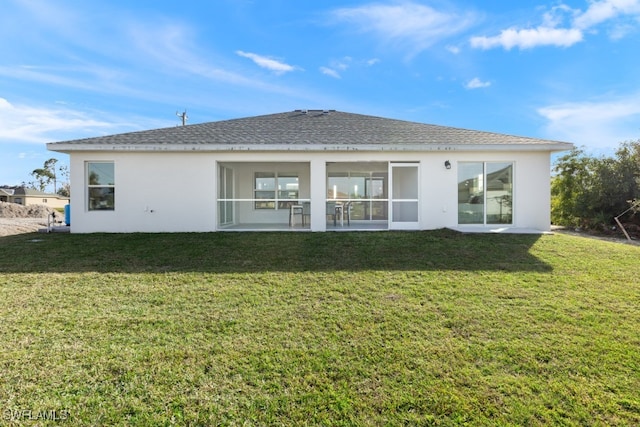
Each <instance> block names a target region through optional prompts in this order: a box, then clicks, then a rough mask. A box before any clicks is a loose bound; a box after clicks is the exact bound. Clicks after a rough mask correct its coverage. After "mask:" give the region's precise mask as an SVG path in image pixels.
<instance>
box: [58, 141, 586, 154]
mask: <svg viewBox="0 0 640 427" xmlns="http://www.w3.org/2000/svg"><path fill="white" fill-rule="evenodd" d="M573 147H574V146H573V144H571V143H567V142H550V143H531V144H527V143H515V144H478V143H476V144H351V145H338V144H304V145H302V144H77V143H73V144H70V143H60V142H58V143H49V144H47V149H48V150H50V151H56V152H60V153H71V152H80V151H94V152H96V151H97V152H105V151H110V152H174V153H178V152H244V151H257V152H276V151H279V152H347V151H363V152H381V151H385V152H386V151H389V152H398V151H399V152H406V151H412V152H443V151H444V152H447V151H551V152H554V151H567V150H571V149H572V148H573Z"/></svg>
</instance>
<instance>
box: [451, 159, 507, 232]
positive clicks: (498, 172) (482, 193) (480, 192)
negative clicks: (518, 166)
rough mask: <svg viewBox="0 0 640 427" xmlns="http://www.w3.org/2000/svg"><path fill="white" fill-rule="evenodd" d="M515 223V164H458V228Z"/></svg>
mask: <svg viewBox="0 0 640 427" xmlns="http://www.w3.org/2000/svg"><path fill="white" fill-rule="evenodd" d="M512 223H513V163H512V162H461V163H459V164H458V224H512Z"/></svg>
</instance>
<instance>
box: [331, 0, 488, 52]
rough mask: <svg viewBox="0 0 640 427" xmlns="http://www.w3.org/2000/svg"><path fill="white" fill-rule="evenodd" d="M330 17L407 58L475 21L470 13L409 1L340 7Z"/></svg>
mask: <svg viewBox="0 0 640 427" xmlns="http://www.w3.org/2000/svg"><path fill="white" fill-rule="evenodd" d="M332 15H333V17H334V18H335V19H337V20H338V21H341V22H346V23H349V24H352V25H353V28H354V29H355V30H357V31H360V32H369V33H374V34H375V35H376V36H377V37H378V38H379V39H381V40H382V41H383V42H385V43H391V44H394V45H396V46H398V45H399V46H401V47H402V48H403V49H405V50H406V51H408V52H409V55H410V56H413V55H415V54H417V53H420V52H421V51H423V50H425V49H427V48H428V47H430V46H432V45H433V44H434V43H437V42H438V41H440V40H442V39H445V38H447V37H450V36H453V35H456V34H459V33H460V32H462V31H463V30H465V29H467V28H468V27H469V26H471V25H472V24H473V23H474V22H475V21H476V17H475V16H474V15H473V14H472V13H470V12H465V13H460V12H456V11H440V10H436V9H434V8H432V7H430V6H427V5H424V4H419V3H414V2H411V1H402V2H399V3H396V4H380V3H370V4H366V5H363V6H359V7H353V8H341V9H336V10H334V11H333V13H332Z"/></svg>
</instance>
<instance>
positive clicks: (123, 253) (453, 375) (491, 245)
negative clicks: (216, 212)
mask: <svg viewBox="0 0 640 427" xmlns="http://www.w3.org/2000/svg"><path fill="white" fill-rule="evenodd" d="M639 259H640V248H639V247H635V246H628V245H622V244H615V243H608V242H601V241H596V240H587V239H583V238H579V237H571V236H564V235H554V236H527V235H463V234H458V233H454V232H449V231H434V232H412V233H402V232H380V233H319V234H316V233H211V234H128V235H107V234H97V235H58V234H51V235H38V234H29V235H19V236H10V237H5V238H0V272H1V275H0V319H2V320H1V321H0V411H2V417H3V418H2V420H1V421H0V424H1V423H2V422H5V423H8V424H15V425H24V424H28V423H31V425H34V424H37V423H40V424H45V425H47V424H50V425H61V424H62V425H149V426H152V425H153V426H155V425H274V424H276V425H345V426H346V425H402V424H405V425H416V424H419V425H443V426H448V425H473V426H477V425H480V426H482V425H487V426H489V425H491V426H493V425H504V426H506V425H548V424H560V425H638V424H640V397H639V396H640V395H639V394H638V390H640V374H639V372H640V352H639V351H638V348H639V346H640V327H639V326H640V280H639V279H638V277H639V276H640V274H639V273H640V264H639V263H638V260H639ZM29 411H30V412H29ZM56 415H57V416H58V418H59V419H57V420H51V419H49V420H47V419H46V418H47V417H48V418H52V417H53V416H56Z"/></svg>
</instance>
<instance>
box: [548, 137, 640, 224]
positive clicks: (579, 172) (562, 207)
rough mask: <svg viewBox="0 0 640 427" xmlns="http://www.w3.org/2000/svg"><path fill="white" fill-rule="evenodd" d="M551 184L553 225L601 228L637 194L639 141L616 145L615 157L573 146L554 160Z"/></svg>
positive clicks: (639, 157)
mask: <svg viewBox="0 0 640 427" xmlns="http://www.w3.org/2000/svg"><path fill="white" fill-rule="evenodd" d="M554 171H555V173H556V174H555V176H554V177H553V180H552V183H551V196H552V199H551V218H552V222H553V223H554V224H558V225H568V226H581V227H586V228H603V227H607V226H609V225H611V224H612V222H613V218H614V217H615V216H616V215H618V214H619V213H620V212H623V211H624V210H625V209H628V207H629V201H630V200H633V199H637V198H639V197H640V140H638V141H635V142H626V143H623V144H621V145H620V147H619V148H618V150H617V151H616V153H615V157H600V158H594V157H590V156H587V155H586V154H585V153H584V151H583V150H580V149H574V150H572V151H571V152H570V153H569V154H567V155H565V156H563V157H561V158H560V159H558V161H557V163H556V165H555V168H554Z"/></svg>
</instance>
